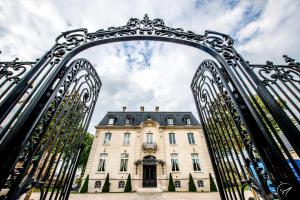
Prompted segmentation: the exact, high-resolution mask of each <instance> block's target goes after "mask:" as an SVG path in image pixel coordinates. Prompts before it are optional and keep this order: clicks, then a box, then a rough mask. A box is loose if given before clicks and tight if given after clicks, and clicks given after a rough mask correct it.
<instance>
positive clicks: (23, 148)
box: [0, 59, 101, 200]
mask: <svg viewBox="0 0 300 200" xmlns="http://www.w3.org/2000/svg"><path fill="white" fill-rule="evenodd" d="M4 67H5V66H4ZM9 67H10V66H7V67H6V69H7V70H11V69H9ZM4 69H5V68H4ZM45 71H46V70H45ZM45 71H44V72H45ZM50 71H51V69H50ZM44 72H43V73H42V74H43V75H45V76H50V77H46V80H44V79H42V78H40V79H36V80H37V81H39V83H38V84H37V85H36V86H33V89H32V90H31V91H30V90H29V91H26V92H27V93H28V94H29V95H28V96H30V95H31V96H33V97H34V98H33V99H29V100H25V101H24V102H25V103H27V104H26V105H24V106H21V107H20V108H19V109H22V111H18V112H19V115H18V116H16V117H15V116H14V117H12V118H10V120H11V121H13V122H12V123H11V122H10V121H9V122H8V123H6V124H4V125H6V127H4V129H3V130H4V131H6V132H2V133H1V135H2V138H1V148H0V157H1V158H3V157H5V155H7V154H8V155H11V157H9V158H8V159H1V160H0V163H1V164H0V167H1V181H2V185H1V186H2V188H3V187H6V188H8V192H7V194H6V195H5V196H4V199H5V200H10V199H11V200H14V199H17V198H19V197H20V196H21V195H22V194H24V193H25V192H27V191H28V190H29V189H31V188H32V187H36V188H40V189H41V198H44V196H46V195H47V193H48V189H47V191H46V192H44V187H45V186H46V185H47V186H48V187H49V186H50V185H51V184H52V183H51V181H52V179H51V180H49V179H48V178H49V177H50V176H51V177H53V175H54V173H56V170H59V171H60V172H61V171H63V168H64V169H68V170H67V171H64V173H68V175H67V176H65V174H64V173H63V176H62V177H63V178H62V179H60V180H59V181H60V182H61V183H63V184H61V185H60V187H58V189H57V191H56V194H60V197H61V198H64V199H68V195H69V192H68V191H69V188H68V187H70V186H71V184H70V183H72V182H73V178H74V174H75V172H76V164H77V163H78V158H79V157H78V156H79V155H80V152H81V150H80V149H81V148H82V142H83V139H84V135H85V134H86V130H87V128H88V125H89V122H90V119H91V115H92V113H93V110H94V107H95V103H96V100H97V97H98V94H99V92H100V88H101V82H100V79H99V77H98V75H97V73H96V71H95V70H94V68H93V66H92V65H91V64H90V63H89V62H88V61H87V60H85V59H77V60H75V61H73V62H72V63H71V64H70V65H69V66H64V67H63V68H60V70H58V71H57V70H56V71H55V73H52V74H51V73H50V74H44ZM38 75H39V76H43V75H41V74H38ZM49 81H50V82H49ZM36 87H40V88H42V89H41V90H39V88H38V89H35V88H36ZM32 92H35V93H34V94H32ZM37 92H39V94H36V93H37ZM8 96H9V95H8ZM16 109H18V107H17V108H16ZM54 122H55V124H51V123H54ZM8 125H12V127H7V126H8ZM3 130H2V131H3ZM68 138H70V139H68ZM71 138H72V139H71ZM76 138H77V139H76ZM66 139H67V140H66ZM61 141H65V143H64V145H63V147H62V146H61V145H59V144H60V142H61ZM73 144H74V145H73ZM54 152H56V153H54ZM58 157H59V160H57V158H58ZM68 157H72V160H74V159H75V160H74V161H76V162H72V163H71V164H68V165H62V166H60V167H59V166H58V165H59V163H60V161H61V159H62V160H65V159H68ZM52 166H53V167H52ZM45 172H46V176H45ZM60 172H59V173H60ZM38 174H40V175H41V174H44V175H43V176H40V175H39V176H37V175H38ZM49 181H50V182H49ZM56 181H57V180H56ZM53 192H54V189H53V190H52V193H53ZM51 196H52V195H51Z"/></svg>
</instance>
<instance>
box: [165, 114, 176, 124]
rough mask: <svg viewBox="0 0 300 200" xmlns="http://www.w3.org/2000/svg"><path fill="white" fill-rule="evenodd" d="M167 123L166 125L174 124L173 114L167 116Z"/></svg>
mask: <svg viewBox="0 0 300 200" xmlns="http://www.w3.org/2000/svg"><path fill="white" fill-rule="evenodd" d="M169 120H171V121H169ZM170 122H171V123H170ZM167 124H168V126H174V124H175V120H174V117H173V116H167Z"/></svg>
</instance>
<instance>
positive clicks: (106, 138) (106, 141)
mask: <svg viewBox="0 0 300 200" xmlns="http://www.w3.org/2000/svg"><path fill="white" fill-rule="evenodd" d="M110 140H111V133H105V135H104V142H103V144H109V142H110Z"/></svg>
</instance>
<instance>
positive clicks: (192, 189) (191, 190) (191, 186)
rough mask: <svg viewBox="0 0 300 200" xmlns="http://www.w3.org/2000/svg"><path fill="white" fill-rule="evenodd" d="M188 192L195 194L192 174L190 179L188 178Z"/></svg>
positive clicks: (195, 189)
mask: <svg viewBox="0 0 300 200" xmlns="http://www.w3.org/2000/svg"><path fill="white" fill-rule="evenodd" d="M189 191H190V192H197V188H196V186H195V183H194V180H193V177H192V174H191V173H190V177H189Z"/></svg>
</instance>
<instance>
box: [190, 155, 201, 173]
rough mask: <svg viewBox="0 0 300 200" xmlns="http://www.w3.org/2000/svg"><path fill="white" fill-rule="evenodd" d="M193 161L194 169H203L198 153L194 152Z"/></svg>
mask: <svg viewBox="0 0 300 200" xmlns="http://www.w3.org/2000/svg"><path fill="white" fill-rule="evenodd" d="M192 163H193V169H194V171H201V167H200V162H199V158H198V154H197V153H192Z"/></svg>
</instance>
